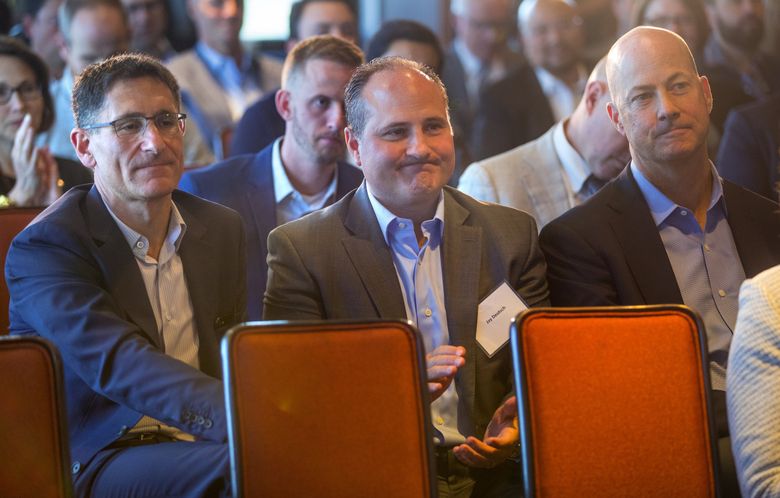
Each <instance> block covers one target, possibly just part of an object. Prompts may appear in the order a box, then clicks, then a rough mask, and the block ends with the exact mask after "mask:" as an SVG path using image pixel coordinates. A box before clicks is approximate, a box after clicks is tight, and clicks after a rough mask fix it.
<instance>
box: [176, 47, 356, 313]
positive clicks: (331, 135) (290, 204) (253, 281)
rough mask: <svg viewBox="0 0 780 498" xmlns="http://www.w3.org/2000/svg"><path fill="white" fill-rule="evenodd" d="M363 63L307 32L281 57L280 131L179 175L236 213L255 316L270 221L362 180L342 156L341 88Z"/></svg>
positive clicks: (294, 214) (316, 205) (290, 216)
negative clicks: (262, 143) (248, 149)
mask: <svg viewBox="0 0 780 498" xmlns="http://www.w3.org/2000/svg"><path fill="white" fill-rule="evenodd" d="M362 62H363V53H362V52H361V51H360V49H359V48H358V47H357V46H356V45H355V44H353V43H350V42H348V41H345V40H342V39H340V38H336V37H334V36H330V35H324V36H315V37H311V38H308V39H306V40H304V41H302V42H301V43H299V44H298V45H296V47H295V48H294V49H293V51H292V52H290V54H289V55H288V56H287V60H286V61H285V71H284V81H283V83H282V89H281V90H279V91H278V92H277V93H276V108H277V109H278V112H279V114H280V115H281V116H283V117H284V119H285V123H286V125H285V133H284V136H283V137H279V138H277V139H276V140H275V141H274V142H273V143H271V144H270V145H268V146H267V147H265V148H263V150H261V151H260V152H258V153H257V154H246V155H243V156H238V157H234V158H231V159H228V160H227V161H224V162H222V163H218V164H215V165H213V166H211V167H208V168H204V169H196V170H194V171H191V172H190V173H188V174H186V175H185V176H184V178H183V179H182V181H181V188H182V189H183V190H186V191H187V192H190V193H193V194H196V195H199V196H201V197H204V198H206V199H209V200H211V201H214V202H218V203H220V204H223V205H225V206H228V207H231V208H233V209H235V210H236V211H238V212H239V214H241V217H242V218H243V220H244V227H245V229H246V232H247V239H248V249H249V251H248V256H249V259H248V264H247V279H248V286H249V287H248V289H249V299H248V301H247V306H248V308H247V311H248V313H249V318H250V319H251V320H260V319H261V311H262V299H263V292H265V281H266V274H267V272H268V270H267V267H266V264H265V256H266V253H267V249H266V238H267V237H268V232H270V231H271V230H272V229H273V228H274V227H276V226H278V225H281V224H283V223H287V222H288V221H292V220H295V219H298V218H300V217H301V216H303V215H304V214H307V213H309V212H311V211H314V210H317V209H320V208H322V207H324V206H327V205H329V204H332V203H333V202H335V201H336V200H338V199H340V198H341V197H343V196H344V194H346V193H347V192H349V191H350V190H352V189H354V188H356V187H357V186H358V185H360V182H361V181H363V175H362V174H361V173H360V170H358V169H357V168H355V167H354V166H352V165H350V164H347V163H346V162H344V157H345V154H346V145H345V144H344V136H343V134H342V133H343V132H342V130H343V129H344V124H345V121H344V87H345V86H346V85H347V82H348V81H349V78H350V76H352V72H353V71H354V70H355V68H356V67H357V66H359V65H360V64H361V63H362Z"/></svg>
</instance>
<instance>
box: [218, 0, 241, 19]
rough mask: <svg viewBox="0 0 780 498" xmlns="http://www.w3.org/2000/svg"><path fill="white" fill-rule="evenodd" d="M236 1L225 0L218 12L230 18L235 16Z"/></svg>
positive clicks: (236, 10) (236, 11)
mask: <svg viewBox="0 0 780 498" xmlns="http://www.w3.org/2000/svg"><path fill="white" fill-rule="evenodd" d="M238 10H239V9H238V1H237V0H226V1H225V3H223V4H222V10H221V11H220V14H221V15H222V17H223V18H226V19H228V18H231V17H236V16H237V15H238Z"/></svg>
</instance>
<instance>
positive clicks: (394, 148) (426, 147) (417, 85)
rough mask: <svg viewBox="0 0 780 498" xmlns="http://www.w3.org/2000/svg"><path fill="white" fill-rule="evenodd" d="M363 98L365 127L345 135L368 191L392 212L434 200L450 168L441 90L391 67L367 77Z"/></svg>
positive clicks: (409, 70)
mask: <svg viewBox="0 0 780 498" xmlns="http://www.w3.org/2000/svg"><path fill="white" fill-rule="evenodd" d="M362 95H363V99H364V104H363V105H364V107H365V111H366V116H367V119H366V122H365V127H364V129H363V130H362V132H361V133H360V134H359V136H358V135H357V134H355V133H351V132H350V133H348V136H347V146H348V147H349V150H350V152H352V155H353V157H354V159H355V162H356V164H357V165H358V166H360V167H361V168H362V169H363V174H364V175H365V177H366V182H367V183H368V185H369V187H370V189H371V192H372V193H373V194H374V195H375V196H376V198H377V199H379V201H380V202H382V204H384V205H385V207H387V208H388V209H389V210H390V211H392V212H398V211H402V210H403V208H406V207H409V206H415V205H426V204H431V203H432V202H435V201H436V199H438V196H439V195H440V192H441V189H442V187H443V186H444V185H445V184H446V183H447V181H448V180H449V179H450V176H451V175H452V171H453V168H454V166H455V149H454V145H453V141H452V127H451V126H450V121H449V115H448V113H447V104H446V99H445V97H444V94H443V92H442V89H441V88H440V87H439V86H438V85H437V84H436V83H435V82H434V81H433V80H432V79H430V78H429V77H428V76H426V75H424V74H423V73H421V72H419V71H417V70H415V69H412V68H408V67H395V68H391V69H387V70H383V71H380V72H378V73H376V74H374V75H373V76H371V78H370V79H369V81H368V82H367V83H366V86H365V88H364V89H363V92H362ZM394 209H395V210H394Z"/></svg>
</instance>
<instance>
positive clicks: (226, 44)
mask: <svg viewBox="0 0 780 498" xmlns="http://www.w3.org/2000/svg"><path fill="white" fill-rule="evenodd" d="M187 6H188V11H189V13H190V16H191V17H192V20H193V21H194V23H195V27H196V30H197V32H198V43H197V44H196V45H195V48H194V49H192V50H188V51H187V52H184V53H182V54H179V55H177V56H176V57H174V58H172V59H171V60H170V61H168V62H167V65H168V69H170V71H171V72H172V73H173V75H174V76H175V77H176V79H177V80H178V81H179V82H180V84H181V86H182V99H183V101H184V105H185V106H186V107H187V109H188V111H187V112H188V113H189V114H190V116H191V118H192V121H194V122H195V124H197V126H198V128H199V130H200V132H201V133H202V134H203V136H204V137H205V139H206V141H207V142H208V143H209V144H210V145H211V147H212V152H214V154H215V155H216V156H217V157H218V158H221V157H223V154H222V150H223V148H224V145H225V144H226V143H228V139H229V137H230V133H231V132H232V129H233V126H234V125H235V123H236V122H238V120H239V119H241V115H242V114H243V113H244V111H245V110H246V108H247V107H249V105H250V104H252V102H254V101H255V100H257V99H258V98H260V97H261V96H262V95H264V94H265V93H266V92H269V91H271V90H273V89H274V88H277V87H278V86H279V80H280V78H281V64H280V63H279V62H278V61H276V60H275V59H271V58H268V57H257V58H255V57H253V56H252V54H250V53H248V52H247V51H245V50H244V49H243V47H242V45H241V40H240V39H239V36H238V35H239V32H240V31H241V24H242V22H243V16H244V2H243V0H224V1H220V2H213V1H210V0H187Z"/></svg>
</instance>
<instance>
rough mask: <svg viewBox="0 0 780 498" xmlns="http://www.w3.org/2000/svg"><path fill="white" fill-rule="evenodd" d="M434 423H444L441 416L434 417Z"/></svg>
mask: <svg viewBox="0 0 780 498" xmlns="http://www.w3.org/2000/svg"><path fill="white" fill-rule="evenodd" d="M436 425H444V419H443V418H441V417H436Z"/></svg>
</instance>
